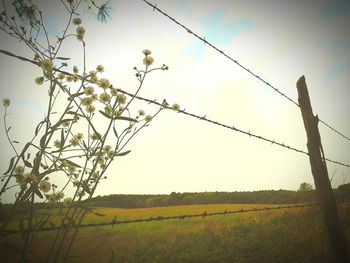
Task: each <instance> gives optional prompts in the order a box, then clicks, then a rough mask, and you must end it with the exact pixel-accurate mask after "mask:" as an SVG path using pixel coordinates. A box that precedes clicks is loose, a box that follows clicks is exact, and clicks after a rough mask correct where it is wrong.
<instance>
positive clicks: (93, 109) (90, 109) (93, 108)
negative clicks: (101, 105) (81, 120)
mask: <svg viewBox="0 0 350 263" xmlns="http://www.w3.org/2000/svg"><path fill="white" fill-rule="evenodd" d="M85 110H86V111H87V112H88V113H94V112H95V110H96V108H95V106H94V105H87V106H86V108H85Z"/></svg>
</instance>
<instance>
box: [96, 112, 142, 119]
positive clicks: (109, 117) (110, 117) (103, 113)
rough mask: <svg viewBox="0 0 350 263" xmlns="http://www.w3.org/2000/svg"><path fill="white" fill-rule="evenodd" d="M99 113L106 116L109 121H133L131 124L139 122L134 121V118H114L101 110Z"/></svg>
mask: <svg viewBox="0 0 350 263" xmlns="http://www.w3.org/2000/svg"><path fill="white" fill-rule="evenodd" d="M99 112H100V113H101V114H102V115H103V116H105V117H106V118H108V119H113V120H123V121H131V122H137V120H135V119H133V118H129V117H124V116H117V117H112V116H109V115H108V114H107V113H105V112H103V111H101V110H99Z"/></svg>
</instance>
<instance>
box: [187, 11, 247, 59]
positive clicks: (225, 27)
mask: <svg viewBox="0 0 350 263" xmlns="http://www.w3.org/2000/svg"><path fill="white" fill-rule="evenodd" d="M200 24H201V25H202V27H203V28H204V33H203V37H205V39H206V40H208V41H209V42H210V43H212V44H214V45H218V46H225V45H228V44H229V43H231V41H232V40H233V39H234V38H235V37H237V36H238V35H239V34H240V33H241V32H244V31H251V30H252V29H253V28H254V27H253V23H252V22H251V21H250V20H248V19H239V20H231V19H229V18H228V17H227V12H226V11H224V10H220V9H216V10H214V11H212V12H211V13H210V14H209V15H208V16H206V17H204V18H202V19H200ZM182 53H183V54H186V55H190V56H192V57H193V58H195V59H201V58H203V56H204V43H200V42H199V41H198V40H194V41H193V42H191V43H190V44H189V45H187V46H186V47H185V48H184V49H183V52H182Z"/></svg>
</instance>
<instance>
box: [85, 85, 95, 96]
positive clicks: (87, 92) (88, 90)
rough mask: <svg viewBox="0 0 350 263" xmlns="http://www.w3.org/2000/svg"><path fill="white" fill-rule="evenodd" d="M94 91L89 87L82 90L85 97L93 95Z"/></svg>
mask: <svg viewBox="0 0 350 263" xmlns="http://www.w3.org/2000/svg"><path fill="white" fill-rule="evenodd" d="M94 91H95V90H94V88H93V87H91V86H89V87H86V88H85V89H84V93H85V95H92V94H94Z"/></svg>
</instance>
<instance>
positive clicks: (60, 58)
mask: <svg viewBox="0 0 350 263" xmlns="http://www.w3.org/2000/svg"><path fill="white" fill-rule="evenodd" d="M56 59H59V60H70V58H64V57H57V58H56Z"/></svg>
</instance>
